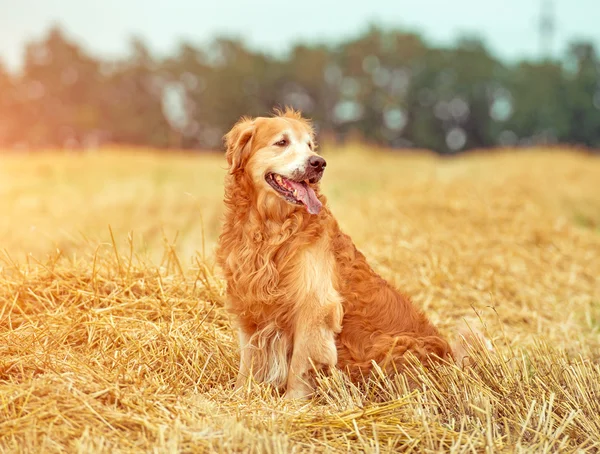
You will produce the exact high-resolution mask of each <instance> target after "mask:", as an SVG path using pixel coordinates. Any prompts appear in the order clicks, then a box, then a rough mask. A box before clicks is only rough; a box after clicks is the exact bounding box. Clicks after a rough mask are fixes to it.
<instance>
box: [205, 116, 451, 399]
mask: <svg viewBox="0 0 600 454" xmlns="http://www.w3.org/2000/svg"><path fill="white" fill-rule="evenodd" d="M225 141H226V148H227V151H226V158H227V162H228V164H229V173H228V175H227V176H226V179H225V199H224V202H225V218H224V225H223V230H222V233H221V236H220V239H219V247H218V252H217V257H218V262H219V264H220V266H221V267H222V269H223V271H224V273H225V277H226V280H227V284H228V285H227V308H228V310H229V311H230V312H231V313H232V314H233V316H234V318H235V322H236V326H237V329H238V334H239V341H240V369H239V375H238V381H237V386H241V385H243V384H244V382H245V381H246V379H247V378H248V377H249V376H250V375H252V376H253V377H254V378H255V379H256V380H258V381H261V382H269V383H272V384H273V385H274V386H276V387H278V388H285V389H286V396H288V397H302V396H306V395H308V394H309V393H310V392H311V381H310V372H311V371H312V370H313V369H312V368H313V366H314V367H317V368H326V367H332V366H337V367H339V368H341V369H344V370H346V371H348V373H349V374H350V376H351V377H352V378H353V379H355V380H359V379H360V378H361V377H363V376H364V375H365V374H368V373H369V371H370V369H371V367H372V362H373V361H374V362H375V363H378V364H379V365H380V366H381V367H382V368H384V369H385V370H386V371H388V372H392V371H394V370H402V368H403V365H404V362H405V355H406V353H407V352H410V353H412V354H413V355H415V356H416V357H417V358H419V359H420V360H421V361H422V362H423V363H424V364H426V365H429V364H431V363H434V362H438V361H440V360H443V359H446V358H449V357H450V355H451V353H452V350H451V348H450V346H449V344H448V342H447V341H446V340H445V339H444V338H443V337H442V336H441V335H440V333H439V332H438V331H437V329H436V328H435V327H434V326H433V325H432V324H431V323H430V322H429V321H428V319H427V318H426V317H425V315H424V314H423V313H422V312H421V311H419V310H418V309H417V308H416V307H415V306H414V305H413V304H412V303H411V301H410V299H409V298H408V297H406V296H405V295H403V294H402V293H400V292H398V291H397V290H396V289H394V288H393V287H391V286H390V285H389V284H388V283H387V282H386V281H385V280H384V279H382V278H381V277H380V276H378V275H377V274H376V273H375V272H374V271H373V270H372V269H371V267H370V266H369V265H368V263H367V261H366V259H365V257H364V256H363V255H362V254H361V253H360V252H359V251H358V250H357V249H356V248H355V246H354V244H353V243H352V241H351V239H350V237H348V235H345V234H344V233H342V232H341V230H340V228H339V226H338V223H337V222H336V219H335V218H334V216H333V215H332V213H331V212H330V210H329V209H328V207H327V202H326V198H325V197H324V196H323V195H322V194H321V193H320V188H319V179H320V177H321V175H322V174H323V169H324V166H325V161H324V160H323V159H322V158H320V157H317V156H318V155H317V153H316V152H315V151H314V134H313V130H312V126H311V124H310V122H309V121H307V120H305V119H304V118H302V116H301V115H300V113H298V112H295V111H293V110H289V109H286V110H285V111H278V112H276V115H275V116H274V117H271V118H265V117H259V118H255V119H251V118H242V119H241V120H240V121H239V122H238V123H237V124H236V125H235V126H234V127H233V129H232V130H231V131H230V132H229V133H228V134H227V135H226V136H225ZM316 162H317V163H318V164H315V165H316V170H315V169H314V168H312V167H311V164H310V163H316ZM319 166H320V167H319ZM273 175H275V176H277V175H280V176H281V177H283V180H284V183H283V185H284V188H283V190H281V188H279V189H277V188H278V187H279V185H278V184H277V183H273V182H271V184H270V183H269V182H268V180H269V179H270V178H271V177H272V176H273ZM277 178H279V177H277ZM277 181H280V180H279V179H277ZM290 181H291V182H290ZM302 181H304V182H303V183H302ZM286 185H287V186H286ZM286 188H289V189H290V190H292V189H293V195H291V193H290V192H288V191H287V190H286ZM296 189H297V190H296ZM286 197H287V199H286ZM315 198H316V200H315ZM319 202H320V203H319ZM320 205H322V207H320ZM309 211H312V213H311V212H309ZM316 212H318V214H317V213H316Z"/></svg>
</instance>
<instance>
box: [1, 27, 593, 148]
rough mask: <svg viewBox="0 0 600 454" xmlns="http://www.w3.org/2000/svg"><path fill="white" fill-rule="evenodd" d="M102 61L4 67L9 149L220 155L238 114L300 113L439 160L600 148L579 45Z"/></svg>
mask: <svg viewBox="0 0 600 454" xmlns="http://www.w3.org/2000/svg"><path fill="white" fill-rule="evenodd" d="M130 47H131V50H130V55H129V57H128V58H126V59H123V60H121V61H109V60H101V59H99V58H95V57H93V56H91V55H89V54H87V53H86V52H85V51H84V50H83V49H82V48H81V47H80V46H78V45H77V44H76V43H74V42H72V41H71V40H69V39H68V38H67V37H66V36H65V34H64V33H63V32H62V31H61V30H60V29H58V28H53V29H52V30H50V31H49V33H48V34H47V36H46V37H45V38H44V39H42V40H41V41H38V42H33V43H31V44H29V45H28V46H27V48H26V50H25V57H24V66H23V68H22V70H21V71H20V73H18V74H11V73H10V72H9V71H7V70H6V69H4V68H3V67H2V66H0V146H1V147H3V148H12V147H14V148H25V149H33V148H40V147H56V146H59V147H67V148H80V147H83V148H86V147H93V146H97V145H100V144H102V143H107V142H110V143H124V144H130V145H144V146H153V147H159V148H169V147H171V148H174V147H177V148H218V147H220V144H221V137H222V136H223V134H224V133H225V132H226V131H227V130H228V129H229V128H230V127H231V125H232V124H233V123H234V122H235V121H236V119H237V118H238V117H240V116H241V115H261V114H262V115H264V114H266V113H268V112H269V111H271V110H272V108H273V107H274V106H284V105H290V106H293V107H296V108H299V109H301V110H302V111H303V112H304V113H305V114H306V115H308V116H310V117H312V118H313V119H314V121H315V124H316V126H317V129H318V132H319V134H322V135H326V136H327V137H328V138H330V139H332V140H333V139H335V140H338V141H344V140H346V139H347V138H348V137H353V138H356V137H358V138H360V139H362V140H365V141H368V142H371V143H375V144H379V145H385V146H391V147H419V148H429V149H433V150H435V151H437V152H440V153H451V152H458V151H461V150H465V149H472V148H481V147H490V146H515V145H531V144H534V143H543V144H551V143H556V142H561V143H571V144H580V145H585V146H588V147H595V148H600V59H599V56H598V55H597V53H596V50H595V49H594V46H593V45H592V44H589V43H584V42H582V43H574V44H573V45H572V46H571V47H570V48H569V50H568V51H567V53H566V55H565V56H564V58H563V59H562V60H560V61H559V60H543V61H525V62H518V63H515V64H511V65H508V64H506V63H503V62H501V61H500V60H498V59H496V58H495V57H494V56H493V55H492V54H491V53H490V52H489V51H488V50H487V49H486V47H485V46H484V45H483V43H482V42H480V41H479V40H477V39H468V38H462V39H460V40H458V41H457V42H456V43H455V44H454V45H453V46H452V47H448V48H436V47H433V46H431V45H429V44H427V43H426V42H425V41H424V40H423V39H422V38H421V37H420V36H418V35H416V34H413V33H404V32H401V31H394V30H383V29H380V28H377V27H371V28H370V29H369V30H367V31H366V32H365V33H363V34H362V35H361V36H358V37H356V38H354V39H349V40H346V41H345V42H342V43H340V44H337V45H329V46H326V45H322V44H315V45H310V46H309V45H305V44H303V45H297V46H295V47H294V48H292V49H291V50H290V52H289V53H288V54H287V55H286V56H285V57H282V58H276V57H274V56H271V55H267V54H264V53H261V52H258V51H255V50H251V49H250V48H249V47H247V46H246V45H245V44H244V42H243V41H241V40H236V39H229V38H218V39H215V40H214V41H213V42H211V43H209V44H208V45H206V46H203V47H197V46H194V45H191V44H189V43H183V44H181V46H180V47H179V49H178V50H177V51H176V52H175V53H174V55H172V56H170V57H168V58H164V59H158V58H156V57H155V56H153V55H152V53H151V52H150V51H149V49H148V48H147V47H146V46H145V44H144V43H143V42H142V41H141V40H140V39H133V40H132V42H131V46H130Z"/></svg>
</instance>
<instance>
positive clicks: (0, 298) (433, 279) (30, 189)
mask: <svg viewBox="0 0 600 454" xmlns="http://www.w3.org/2000/svg"><path fill="white" fill-rule="evenodd" d="M324 154H325V155H326V157H327V160H328V164H329V165H328V167H327V171H326V173H325V176H324V178H323V181H322V188H323V192H324V193H325V194H326V195H327V197H328V203H329V204H330V206H331V208H332V211H333V213H334V214H335V216H336V217H337V218H338V220H339V222H340V224H341V226H342V228H343V229H344V230H345V231H346V232H347V233H349V234H350V235H351V236H352V238H353V240H354V241H355V243H356V245H357V247H358V248H359V249H361V250H362V252H364V254H365V255H366V256H367V258H368V259H369V261H370V263H371V265H372V266H373V267H374V268H375V269H376V271H377V272H379V273H380V274H381V275H383V276H384V277H385V278H387V279H389V280H390V281H392V282H393V283H394V284H395V285H397V286H398V287H400V288H402V289H403V290H404V291H405V292H407V293H408V294H410V295H412V297H413V300H414V301H415V303H416V304H417V305H419V306H420V307H422V308H423V309H424V310H425V311H426V312H427V314H428V315H429V316H430V318H431V319H432V320H433V321H434V322H435V323H436V324H437V325H438V326H440V328H441V330H442V331H443V332H444V333H445V334H447V335H448V336H449V337H452V336H453V333H454V330H455V327H456V326H457V324H459V322H460V321H461V320H462V319H464V318H466V319H467V320H470V321H477V322H479V323H483V324H484V325H485V331H486V333H487V335H488V336H489V337H490V338H491V339H492V340H493V342H494V345H495V351H494V352H493V353H489V354H488V353H476V354H475V364H474V365H473V367H471V368H468V369H465V370H461V369H458V368H457V367H455V366H451V365H448V366H444V367H440V368H439V369H436V370H435V371H434V372H432V373H425V372H421V373H420V377H418V378H419V380H420V382H421V383H422V386H421V387H420V389H417V390H413V391H408V390H407V388H406V385H405V381H404V380H403V378H402V377H393V378H389V377H385V376H383V374H376V375H378V376H376V377H373V378H372V379H371V380H370V381H369V382H367V383H365V384H364V385H361V386H359V387H356V386H354V385H352V384H350V383H348V381H347V380H346V379H345V376H344V375H343V374H341V373H334V374H333V375H330V376H323V377H320V378H319V387H318V390H317V392H316V395H315V396H314V398H313V399H312V400H309V401H306V402H289V401H285V400H282V399H281V398H280V397H279V396H278V395H277V393H276V392H275V391H274V390H272V389H269V388H267V387H265V386H262V385H259V384H254V385H252V384H251V386H250V388H249V389H246V390H243V392H234V391H233V383H234V380H235V375H236V371H237V362H238V357H237V346H236V340H235V336H234V333H233V332H232V330H231V327H230V323H229V320H228V317H227V314H226V313H225V311H224V310H223V299H224V292H225V286H224V283H223V281H222V279H221V278H220V272H219V269H218V268H217V267H215V265H214V259H213V257H214V247H215V244H216V238H217V236H218V233H219V226H220V214H221V210H222V206H221V200H222V195H223V194H222V180H223V176H224V174H225V169H224V166H225V163H224V159H223V157H222V155H220V154H196V155H192V154H181V153H171V154H159V153H154V152H152V151H149V150H147V151H145V150H127V149H106V150H101V151H97V152H92V153H86V154H67V153H63V152H52V151H49V152H44V153H39V154H30V155H14V154H0V452H28V453H45V452H80V453H90V452H102V453H104V452H105V453H120V452H123V453H128V452H156V453H162V452H249V453H250V452H252V453H262V452H266V453H278V452H285V453H291V452H396V451H399V450H402V451H406V452H488V453H492V452H548V451H561V452H577V451H579V452H594V451H598V450H600V279H599V276H600V158H598V157H594V156H591V155H586V154H583V153H580V152H576V151H570V150H519V151H510V150H507V151H495V152H482V153H473V154H469V155H465V156H462V157H459V158H456V159H442V158H438V157H435V156H433V155H429V154H406V153H395V154H392V153H386V152H379V151H375V150H364V149H361V147H353V148H347V149H340V150H337V149H328V148H327V147H325V150H324Z"/></svg>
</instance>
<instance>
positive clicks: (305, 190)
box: [287, 180, 323, 214]
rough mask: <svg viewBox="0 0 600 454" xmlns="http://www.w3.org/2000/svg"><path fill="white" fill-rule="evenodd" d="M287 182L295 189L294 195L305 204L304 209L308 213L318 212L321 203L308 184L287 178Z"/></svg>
mask: <svg viewBox="0 0 600 454" xmlns="http://www.w3.org/2000/svg"><path fill="white" fill-rule="evenodd" d="M287 183H288V185H289V186H292V187H293V188H294V189H295V190H296V197H297V198H298V200H300V201H301V202H302V203H303V204H304V205H305V206H306V211H308V212H309V213H310V214H319V211H321V207H322V206H323V205H321V202H320V201H319V199H317V194H315V191H313V189H312V188H311V187H310V186H309V185H307V184H305V183H304V184H303V183H298V182H296V181H292V180H287Z"/></svg>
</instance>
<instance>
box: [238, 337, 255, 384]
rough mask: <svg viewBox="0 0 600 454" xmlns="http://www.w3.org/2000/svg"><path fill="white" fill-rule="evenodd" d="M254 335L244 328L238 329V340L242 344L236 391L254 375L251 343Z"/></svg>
mask: <svg viewBox="0 0 600 454" xmlns="http://www.w3.org/2000/svg"><path fill="white" fill-rule="evenodd" d="M251 337H252V335H251V334H250V333H248V332H246V331H245V330H244V329H243V328H238V339H239V342H240V369H239V372H238V376H237V380H236V382H235V389H240V388H242V387H243V386H244V385H245V384H246V382H247V381H248V377H249V376H250V375H251V374H252V356H253V348H252V345H251V343H250V340H251Z"/></svg>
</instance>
